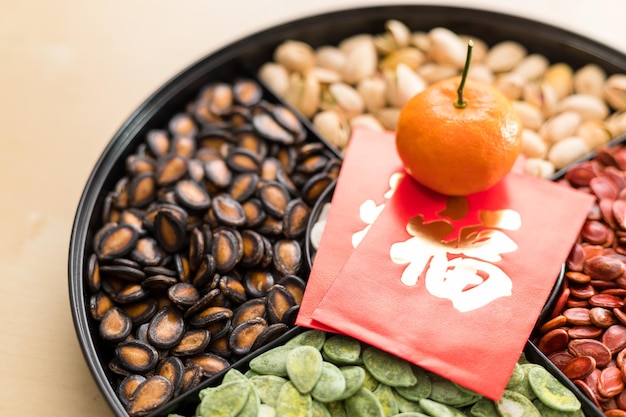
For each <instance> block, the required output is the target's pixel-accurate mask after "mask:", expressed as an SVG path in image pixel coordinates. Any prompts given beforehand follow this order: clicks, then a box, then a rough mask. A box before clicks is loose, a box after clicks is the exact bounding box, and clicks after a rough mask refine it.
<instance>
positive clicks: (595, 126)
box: [574, 120, 611, 149]
mask: <svg viewBox="0 0 626 417" xmlns="http://www.w3.org/2000/svg"><path fill="white" fill-rule="evenodd" d="M574 136H578V137H581V138H582V139H583V140H584V141H585V143H586V144H587V146H589V149H598V148H600V147H601V146H603V145H605V144H606V143H607V142H609V141H610V140H611V132H610V131H609V129H608V128H607V126H606V124H605V123H604V122H600V121H598V120H586V121H583V122H582V123H581V124H580V125H579V126H578V128H576V131H575V132H574Z"/></svg>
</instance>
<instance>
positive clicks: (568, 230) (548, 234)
mask: <svg viewBox="0 0 626 417" xmlns="http://www.w3.org/2000/svg"><path fill="white" fill-rule="evenodd" d="M365 160H368V159H365ZM379 175H381V174H379V173H378V172H375V170H374V169H372V170H371V174H370V177H376V176H379ZM339 196H340V194H337V197H339ZM592 202H593V198H592V197H591V196H589V195H587V194H584V193H580V192H577V191H574V190H571V189H568V188H565V187H562V186H560V185H558V184H555V183H553V182H550V181H546V180H541V179H537V178H533V177H528V176H524V175H520V174H518V173H510V174H509V175H508V176H507V177H505V179H503V180H502V181H501V182H500V183H498V184H497V185H496V186H494V187H493V188H491V189H490V190H488V191H484V192H481V193H477V194H473V195H470V196H467V197H456V198H449V197H447V196H444V195H441V194H437V193H435V192H433V191H431V190H429V189H427V188H425V187H423V186H420V185H419V184H418V183H416V182H415V181H414V180H412V179H411V178H410V177H408V176H405V177H404V178H403V179H402V181H401V182H400V184H399V186H398V188H397V190H396V191H395V193H394V194H393V196H392V197H391V198H390V199H389V200H388V201H387V202H386V203H385V208H384V210H383V211H382V212H381V213H380V215H379V216H378V217H377V219H376V221H375V222H374V223H373V225H372V226H371V228H370V230H369V231H368V233H367V234H366V235H365V237H364V239H363V240H362V241H361V243H360V244H359V246H358V247H357V248H356V249H355V250H354V251H353V253H352V255H351V256H350V257H349V259H348V260H347V262H346V263H345V265H344V267H343V268H342V269H341V271H340V272H339V273H338V274H337V277H336V279H335V280H334V281H333V282H332V285H330V287H329V288H328V289H327V292H326V294H325V295H324V297H323V299H322V300H321V302H319V304H318V306H317V308H316V309H315V311H314V312H313V314H312V316H311V317H312V319H313V320H314V321H316V322H318V323H321V324H322V325H326V326H328V327H329V328H331V329H334V331H338V332H341V333H344V334H348V335H351V336H353V337H355V338H357V339H359V340H361V341H363V342H366V343H369V344H371V345H374V346H376V347H378V348H380V349H383V350H386V351H388V352H390V353H392V354H395V355H397V356H400V357H402V358H404V359H406V360H408V361H410V362H413V363H415V364H417V365H419V366H422V367H423V368H425V369H428V370H430V371H432V372H435V373H437V374H439V375H441V376H443V377H445V378H448V379H450V380H452V381H454V382H457V383H459V384H460V385H462V386H464V387H467V388H469V389H471V390H473V391H475V392H477V393H480V394H482V395H484V396H486V397H487V398H490V399H493V400H497V399H499V398H500V396H501V394H502V392H503V390H504V388H505V386H506V384H507V381H508V379H509V377H510V375H511V372H512V370H513V367H514V365H515V363H516V361H517V360H518V359H519V354H520V352H521V351H522V350H523V348H524V344H525V343H526V341H527V339H528V336H529V334H530V332H531V331H532V328H533V326H534V324H535V322H536V320H537V318H538V315H539V313H540V311H541V308H542V307H543V306H544V304H545V301H546V299H547V298H548V296H549V294H550V291H551V289H552V287H553V285H554V282H555V280H556V277H557V275H558V273H559V271H560V268H561V265H562V263H563V262H564V261H565V259H566V258H567V255H568V253H569V250H570V248H571V247H572V245H573V243H574V242H575V240H576V237H577V235H578V232H579V230H580V227H581V226H582V224H583V222H584V220H585V218H586V216H587V213H588V210H589V208H590V205H591V204H592ZM355 204H356V203H355ZM337 238H339V236H337ZM326 244H329V242H328V241H327V242H323V243H322V246H321V248H323V246H324V245H326ZM316 267H317V268H320V269H324V268H325V265H324V264H323V263H322V262H320V264H318V265H316ZM335 267H336V266H335ZM307 291H308V289H307Z"/></svg>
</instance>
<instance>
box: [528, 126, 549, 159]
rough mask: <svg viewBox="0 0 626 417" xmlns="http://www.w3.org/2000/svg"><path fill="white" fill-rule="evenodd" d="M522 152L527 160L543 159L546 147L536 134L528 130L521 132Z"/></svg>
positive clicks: (546, 152) (546, 150)
mask: <svg viewBox="0 0 626 417" xmlns="http://www.w3.org/2000/svg"><path fill="white" fill-rule="evenodd" d="M522 152H523V153H524V155H526V156H528V157H529V158H545V157H546V155H547V154H548V145H547V144H546V142H545V141H544V140H543V139H542V138H541V136H539V134H538V133H537V132H535V131H534V130H530V129H524V130H522Z"/></svg>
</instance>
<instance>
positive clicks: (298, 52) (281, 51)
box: [274, 40, 315, 73]
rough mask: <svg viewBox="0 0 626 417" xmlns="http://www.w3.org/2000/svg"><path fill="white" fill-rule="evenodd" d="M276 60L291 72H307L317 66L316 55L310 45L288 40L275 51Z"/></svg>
mask: <svg viewBox="0 0 626 417" xmlns="http://www.w3.org/2000/svg"><path fill="white" fill-rule="evenodd" d="M274 60H275V61H276V62H277V63H279V64H282V65H283V66H284V67H285V68H286V69H287V70H289V71H299V72H302V73H303V72H306V71H307V70H309V69H311V68H313V66H314V65H315V53H314V51H313V48H311V46H310V45H308V44H306V43H304V42H299V41H294V40H288V41H285V42H283V43H282V44H280V45H279V46H278V47H277V48H276V50H275V51H274Z"/></svg>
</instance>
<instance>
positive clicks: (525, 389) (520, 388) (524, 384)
mask: <svg viewBox="0 0 626 417" xmlns="http://www.w3.org/2000/svg"><path fill="white" fill-rule="evenodd" d="M534 367H540V368H541V366H539V365H536V364H533V363H522V364H520V368H521V369H522V371H524V377H523V378H522V381H521V382H520V383H517V384H513V385H511V386H507V389H508V390H509V391H515V392H517V393H519V394H522V395H523V396H524V397H526V398H528V399H529V400H531V401H532V400H534V399H535V398H537V395H535V393H534V391H533V389H532V388H531V386H530V382H528V371H530V370H531V369H532V368H534Z"/></svg>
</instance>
